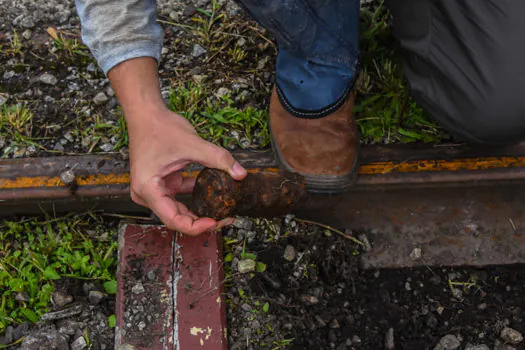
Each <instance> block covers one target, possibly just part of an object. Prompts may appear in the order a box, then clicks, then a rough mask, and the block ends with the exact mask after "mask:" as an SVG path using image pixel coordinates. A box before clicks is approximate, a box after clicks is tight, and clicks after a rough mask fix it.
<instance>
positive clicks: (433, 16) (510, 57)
mask: <svg viewBox="0 0 525 350" xmlns="http://www.w3.org/2000/svg"><path fill="white" fill-rule="evenodd" d="M388 4H389V5H390V8H391V10H392V13H393V15H394V35H395V36H396V38H397V39H398V40H399V42H400V44H401V47H402V49H403V58H404V69H405V74H406V77H407V80H408V82H409V85H410V88H411V92H412V94H413V96H414V98H415V99H416V101H417V102H418V103H420V104H421V105H422V106H423V107H424V108H426V109H427V110H428V111H429V112H430V113H431V114H432V115H433V117H434V118H436V120H438V121H439V122H440V123H441V124H443V126H445V127H446V128H447V129H448V130H449V131H450V132H452V133H453V134H454V135H456V136H459V137H461V138H463V139H466V140H469V141H474V142H486V143H512V142H517V141H520V140H524V139H525V20H524V17H525V1H523V0H390V2H389V3H388Z"/></svg>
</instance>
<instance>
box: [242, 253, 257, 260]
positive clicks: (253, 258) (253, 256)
mask: <svg viewBox="0 0 525 350" xmlns="http://www.w3.org/2000/svg"><path fill="white" fill-rule="evenodd" d="M242 258H243V259H250V260H256V259H257V255H255V254H253V253H244V254H243V256H242Z"/></svg>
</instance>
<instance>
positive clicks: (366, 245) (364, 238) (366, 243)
mask: <svg viewBox="0 0 525 350" xmlns="http://www.w3.org/2000/svg"><path fill="white" fill-rule="evenodd" d="M357 239H359V240H360V241H361V242H362V243H363V244H364V245H363V250H364V251H365V252H367V253H368V252H371V251H372V245H371V244H370V241H369V240H368V237H367V236H366V235H365V234H364V233H361V234H359V235H358V236H357Z"/></svg>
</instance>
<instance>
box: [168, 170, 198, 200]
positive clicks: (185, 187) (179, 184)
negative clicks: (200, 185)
mask: <svg viewBox="0 0 525 350" xmlns="http://www.w3.org/2000/svg"><path fill="white" fill-rule="evenodd" d="M195 181H196V179H193V178H188V177H184V176H182V174H181V173H179V172H176V173H171V174H169V175H167V176H165V177H164V182H165V186H166V188H167V189H168V190H169V193H170V194H171V195H172V196H174V195H176V194H177V193H192V192H193V188H194V187H195Z"/></svg>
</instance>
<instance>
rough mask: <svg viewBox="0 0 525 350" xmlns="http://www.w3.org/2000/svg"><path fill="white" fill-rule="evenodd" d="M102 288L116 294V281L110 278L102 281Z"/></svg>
mask: <svg viewBox="0 0 525 350" xmlns="http://www.w3.org/2000/svg"><path fill="white" fill-rule="evenodd" d="M104 290H105V291H106V293H108V294H117V281H115V280H111V281H107V282H105V283H104Z"/></svg>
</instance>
